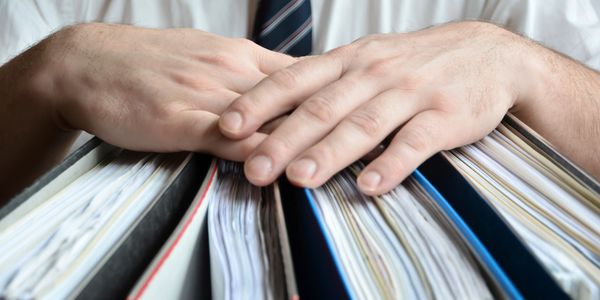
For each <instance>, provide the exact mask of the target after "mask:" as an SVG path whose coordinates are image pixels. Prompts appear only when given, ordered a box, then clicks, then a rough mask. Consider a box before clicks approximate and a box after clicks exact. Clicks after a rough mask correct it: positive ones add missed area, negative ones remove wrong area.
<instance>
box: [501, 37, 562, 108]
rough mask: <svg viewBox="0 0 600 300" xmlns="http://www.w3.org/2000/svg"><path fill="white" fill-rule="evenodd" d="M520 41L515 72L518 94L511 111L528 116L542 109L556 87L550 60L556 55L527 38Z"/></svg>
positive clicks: (521, 38)
mask: <svg viewBox="0 0 600 300" xmlns="http://www.w3.org/2000/svg"><path fill="white" fill-rule="evenodd" d="M519 39H520V40H521V41H520V46H519V49H520V50H519V51H518V55H517V60H518V63H517V66H518V67H517V68H516V69H515V70H514V71H513V72H514V73H513V78H514V81H515V87H516V90H517V93H516V97H515V102H514V104H513V106H512V108H511V109H510V111H511V112H512V113H515V114H516V115H519V114H525V115H527V114H529V113H531V112H535V111H536V110H539V109H540V108H541V107H540V104H543V103H542V102H545V101H546V100H547V99H546V98H547V97H546V95H547V94H548V92H549V91H550V90H552V89H553V88H554V87H555V85H556V80H555V78H553V76H554V72H555V71H554V70H552V64H551V63H550V60H549V59H550V56H551V55H553V54H554V53H552V51H550V50H548V49H546V48H544V47H542V46H540V45H538V44H537V43H535V42H533V41H530V40H528V39H526V38H523V37H519ZM546 104H547V103H546Z"/></svg>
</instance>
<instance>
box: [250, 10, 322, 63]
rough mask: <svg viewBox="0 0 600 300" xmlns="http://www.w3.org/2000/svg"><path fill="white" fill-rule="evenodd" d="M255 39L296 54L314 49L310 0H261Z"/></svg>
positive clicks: (266, 46) (269, 46) (306, 53)
mask: <svg viewBox="0 0 600 300" xmlns="http://www.w3.org/2000/svg"><path fill="white" fill-rule="evenodd" d="M253 38H254V41H255V42H256V43H257V44H259V45H261V46H263V47H265V48H267V49H270V50H274V51H278V52H282V53H287V54H290V55H292V56H305V55H309V54H310V53H311V52H312V16H311V11H310V0H261V1H260V2H259V4H258V10H257V12H256V20H255V21H254V32H253Z"/></svg>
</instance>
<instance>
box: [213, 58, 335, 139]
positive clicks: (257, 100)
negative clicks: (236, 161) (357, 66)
mask: <svg viewBox="0 0 600 300" xmlns="http://www.w3.org/2000/svg"><path fill="white" fill-rule="evenodd" d="M341 74H342V64H341V62H340V60H339V59H337V58H334V57H333V56H331V57H330V56H318V57H313V58H309V59H305V60H302V61H299V62H297V63H295V64H293V65H291V66H289V67H287V68H284V69H281V70H279V71H276V72H274V73H273V74H271V76H269V77H267V78H265V79H263V80H262V81H261V82H259V83H258V84H257V85H256V87H254V88H252V89H251V90H250V91H248V92H247V93H245V94H243V95H242V96H241V97H240V98H238V99H237V100H235V101H234V102H233V103H232V104H231V106H230V107H229V108H228V109H227V110H226V111H225V113H224V114H223V116H222V118H221V120H220V121H219V127H220V129H221V132H223V134H224V135H225V136H227V137H230V138H233V139H240V138H244V137H247V136H249V135H250V134H252V133H253V132H256V130H257V129H258V128H259V127H260V126H262V125H263V124H264V123H265V122H266V121H268V120H271V119H273V118H275V117H277V116H279V115H282V114H283V113H286V112H288V111H290V110H291V109H292V108H294V107H296V106H297V104H298V103H299V102H300V101H302V100H304V99H306V98H308V97H309V96H310V95H312V94H314V93H315V92H316V91H318V90H319V89H321V88H322V87H324V86H326V85H327V84H329V83H330V82H332V81H334V80H336V79H338V78H339V77H340V76H341Z"/></svg>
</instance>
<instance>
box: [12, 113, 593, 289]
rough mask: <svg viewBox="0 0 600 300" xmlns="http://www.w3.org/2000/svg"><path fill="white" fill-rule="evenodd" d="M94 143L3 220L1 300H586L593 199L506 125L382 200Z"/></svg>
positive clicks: (341, 177)
mask: <svg viewBox="0 0 600 300" xmlns="http://www.w3.org/2000/svg"><path fill="white" fill-rule="evenodd" d="M362 167H363V166H362V165H361V164H360V163H356V164H354V165H352V166H350V167H349V168H347V169H345V170H343V171H342V172H340V173H339V174H337V175H336V176H335V177H333V178H332V179H331V180H330V181H329V182H327V183H326V184H324V185H323V186H321V187H319V188H317V189H301V188H297V187H294V186H292V185H290V184H289V183H288V182H286V181H285V180H284V179H282V180H280V181H279V182H278V183H276V184H274V185H272V186H269V187H264V188H259V187H256V186H252V185H251V184H250V183H249V182H248V181H247V180H246V179H245V178H244V177H243V175H242V172H241V170H240V166H239V164H237V163H232V162H226V161H218V160H215V159H213V158H211V157H208V156H203V155H198V154H186V153H179V154H145V153H134V152H129V151H124V150H121V149H118V148H116V147H113V146H110V145H107V144H105V143H102V142H101V141H99V140H93V141H91V142H90V143H88V144H86V145H84V146H83V147H82V148H81V149H79V150H78V151H76V152H75V153H74V154H73V155H72V156H70V157H69V158H67V159H66V160H65V162H64V163H63V164H61V165H60V166H58V167H57V168H55V169H54V170H52V171H51V172H49V173H48V174H46V175H45V176H43V177H42V178H40V180H39V181H38V182H36V183H35V184H34V185H32V186H31V187H30V188H28V189H27V190H25V191H24V192H23V193H22V194H21V195H19V196H17V197H15V198H14V199H13V200H11V201H10V202H9V203H8V204H7V205H6V206H5V207H3V208H2V209H1V210H0V248H1V250H2V252H0V298H6V299H16V298H19V299H22V298H51V299H54V298H61V299H62V298H86V299H88V298H92V299H95V298H123V297H129V298H131V299H139V298H145V299H190V298H202V299H205V298H213V299H238V298H241V297H250V298H253V299H254V298H257V299H281V298H289V299H297V298H307V299H313V298H322V299H331V298H334V299H338V298H356V299H397V298H443V299H465V298H467V299H472V298H475V299H488V298H514V299H520V298H548V297H552V298H565V299H566V298H569V297H570V298H575V299H598V298H600V294H599V293H600V292H599V287H600V280H599V279H600V266H599V257H598V255H599V254H600V251H599V249H600V237H599V229H600V227H599V226H600V186H599V185H598V183H597V182H596V181H595V180H594V179H592V178H591V177H589V176H588V175H586V174H585V173H584V172H583V171H581V170H580V169H579V168H577V167H576V166H574V165H573V164H571V163H570V162H569V161H568V160H566V159H565V158H564V157H562V156H560V155H559V154H558V153H556V151H554V150H553V149H552V147H551V146H549V145H548V144H547V143H546V142H545V141H543V139H541V138H540V137H538V136H537V135H535V133H533V132H532V131H530V130H529V129H528V128H527V127H526V126H524V125H523V124H521V123H520V122H519V121H518V120H516V119H514V118H512V117H510V116H508V117H507V118H506V119H505V120H504V121H503V123H502V124H501V125H500V126H499V127H498V128H497V130H496V131H494V132H493V133H491V134H490V135H489V136H488V137H486V138H484V139H483V140H481V141H479V142H477V143H475V144H473V145H469V146H465V147H462V148H459V149H455V150H452V151H447V152H444V153H440V154H438V155H436V156H434V157H432V158H431V159H430V160H428V161H427V162H426V163H424V164H423V165H422V166H421V167H420V168H419V170H418V171H416V172H415V173H414V174H413V175H411V176H410V177H409V178H408V179H407V180H405V182H403V183H402V184H401V185H400V186H398V187H397V188H395V189H394V190H393V191H391V192H390V193H387V194H385V195H382V196H379V197H367V196H365V195H363V194H361V193H360V192H359V190H358V188H357V186H356V184H355V180H356V174H357V173H358V172H359V171H360V170H361V168H362Z"/></svg>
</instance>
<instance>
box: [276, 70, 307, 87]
mask: <svg viewBox="0 0 600 300" xmlns="http://www.w3.org/2000/svg"><path fill="white" fill-rule="evenodd" d="M270 78H271V80H272V81H273V82H274V83H275V84H276V85H278V86H280V87H282V88H284V89H292V88H294V87H296V86H297V85H298V84H299V82H300V75H299V74H298V72H296V71H295V70H294V69H292V68H284V69H281V70H279V71H277V72H275V73H274V74H273V75H272V76H271V77H270Z"/></svg>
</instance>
